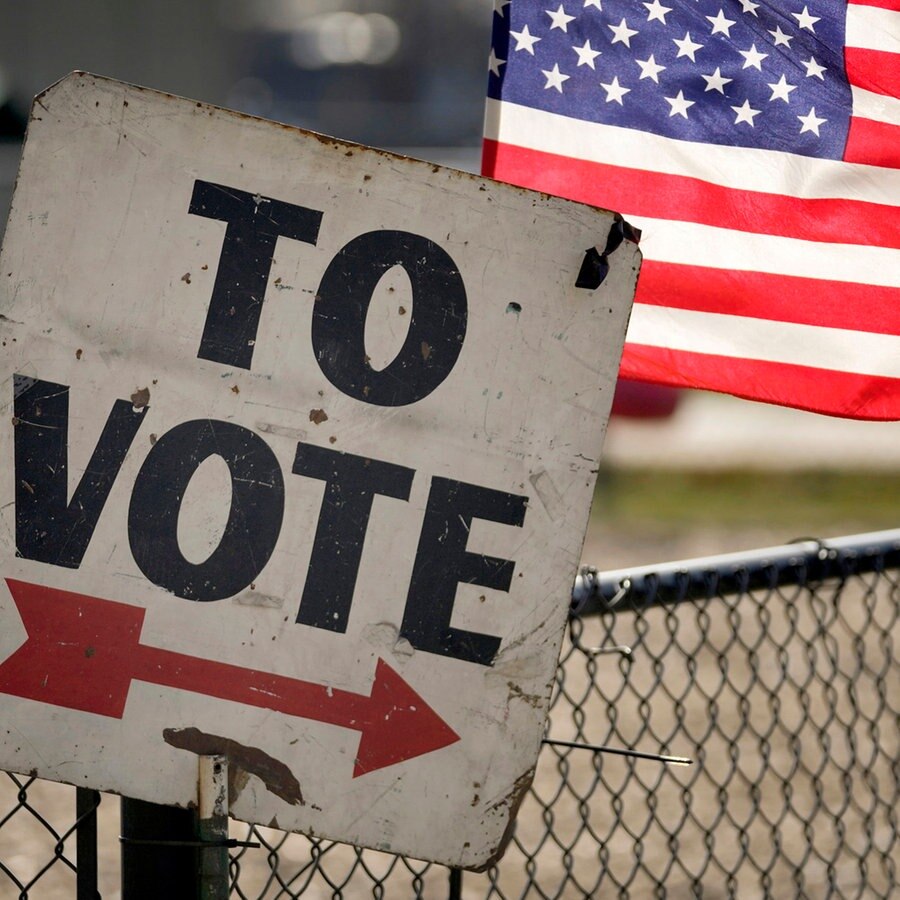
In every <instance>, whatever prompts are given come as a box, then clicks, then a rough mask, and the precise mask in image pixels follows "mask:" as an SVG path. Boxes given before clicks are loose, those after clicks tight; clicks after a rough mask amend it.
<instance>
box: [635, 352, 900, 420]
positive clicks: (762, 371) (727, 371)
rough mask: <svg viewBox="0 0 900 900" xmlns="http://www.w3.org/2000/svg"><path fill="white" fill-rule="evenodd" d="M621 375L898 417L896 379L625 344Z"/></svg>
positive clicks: (837, 412)
mask: <svg viewBox="0 0 900 900" xmlns="http://www.w3.org/2000/svg"><path fill="white" fill-rule="evenodd" d="M619 376H620V377H621V378H634V379H636V380H638V381H652V382H656V383H659V384H671V385H681V386H683V387H691V388H702V389H704V390H709V391H719V392H722V393H727V394H734V395H735V396H737V397H744V398H746V399H748V400H761V401H764V402H768V403H778V404H781V405H783V406H792V407H794V408H796V409H805V410H808V411H810V412H817V413H824V414H826V415H831V416H849V417H852V418H856V419H872V420H878V421H890V420H895V419H900V379H897V378H885V377H876V376H873V375H856V374H852V373H848V372H835V371H832V370H830V369H814V368H810V367H808V366H795V365H790V364H788V363H774V362H764V361H760V360H752V359H738V358H734V357H730V356H716V355H713V354H707V353H693V352H689V351H685V350H669V349H666V348H662V347H649V346H647V345H644V344H626V345H625V352H624V354H623V356H622V365H621V367H620V369H619Z"/></svg>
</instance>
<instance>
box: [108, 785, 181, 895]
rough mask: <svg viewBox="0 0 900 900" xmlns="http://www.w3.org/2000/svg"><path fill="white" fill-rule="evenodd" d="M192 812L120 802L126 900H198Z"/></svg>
mask: <svg viewBox="0 0 900 900" xmlns="http://www.w3.org/2000/svg"><path fill="white" fill-rule="evenodd" d="M195 829H196V826H195V821H194V812H193V811H192V810H189V809H178V808H177V807H172V806H160V805H158V804H156V803H147V802H145V801H143V800H132V799H130V798H128V797H123V798H122V837H121V841H122V900H158V898H160V897H165V898H166V900H196V898H197V847H196V845H197V838H196V830H195Z"/></svg>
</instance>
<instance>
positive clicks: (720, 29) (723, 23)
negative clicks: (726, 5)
mask: <svg viewBox="0 0 900 900" xmlns="http://www.w3.org/2000/svg"><path fill="white" fill-rule="evenodd" d="M706 18H707V20H708V21H709V22H712V31H711V32H710V34H724V35H725V37H731V35H730V34H729V33H728V32H729V31H730V29H731V26H732V25H734V24H735V21H734V20H733V19H726V18H725V10H724V9H720V10H719V13H718V15H715V16H707V17H706Z"/></svg>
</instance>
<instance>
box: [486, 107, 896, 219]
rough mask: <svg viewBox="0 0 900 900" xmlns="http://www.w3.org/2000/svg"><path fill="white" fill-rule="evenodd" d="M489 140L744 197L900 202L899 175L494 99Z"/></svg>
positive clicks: (489, 111) (488, 125) (488, 121)
mask: <svg viewBox="0 0 900 900" xmlns="http://www.w3.org/2000/svg"><path fill="white" fill-rule="evenodd" d="M501 135H502V137H501ZM484 136H485V137H486V138H488V139H489V140H494V141H497V140H502V141H503V143H504V144H513V145H515V146H518V147H526V148H528V149H531V150H537V151H540V152H543V153H554V154H557V155H560V156H568V157H571V158H573V159H583V160H587V161H588V162H597V163H606V164H608V165H613V166H623V167H627V168H630V169H642V170H645V171H648V172H661V173H663V174H667V175H681V176H685V177H688V178H699V179H701V180H702V181H706V182H709V183H712V184H719V185H723V186H724V187H729V188H735V189H738V190H748V191H761V192H763V193H767V194H783V195H787V196H792V197H808V198H817V197H822V198H840V199H847V200H862V201H866V202H869V203H879V204H884V203H889V202H890V198H892V197H898V196H900V170H898V169H888V168H883V167H879V166H864V165H856V164H852V163H846V162H842V161H841V160H835V159H814V158H812V157H806V156H804V157H797V156H796V155H794V154H793V153H780V152H778V151H776V150H756V149H753V148H748V147H727V146H723V145H719V144H695V143H692V142H690V141H678V140H674V139H671V138H664V137H659V136H657V135H655V134H650V133H649V132H645V131H637V130H635V129H632V128H618V127H616V126H614V125H599V124H597V123H595V122H585V121H583V120H581V119H570V118H568V117H566V116H561V115H558V114H556V113H548V112H542V111H541V110H536V109H529V108H528V107H525V106H520V105H518V104H516V103H505V102H503V101H499V100H493V99H488V101H487V105H486V108H485V124H484ZM801 161H802V165H801V164H800V162H801Z"/></svg>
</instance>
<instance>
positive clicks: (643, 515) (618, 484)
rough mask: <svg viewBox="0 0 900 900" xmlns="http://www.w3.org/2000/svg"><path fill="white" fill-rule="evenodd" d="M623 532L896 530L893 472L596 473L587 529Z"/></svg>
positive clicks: (899, 475)
mask: <svg viewBox="0 0 900 900" xmlns="http://www.w3.org/2000/svg"><path fill="white" fill-rule="evenodd" d="M601 523H602V525H603V526H604V527H606V528H609V527H611V526H614V527H618V528H622V529H624V530H632V529H640V530H641V531H644V532H646V531H652V532H671V531H678V530H680V529H682V528H687V529H692V528H714V527H720V528H723V529H736V530H743V529H755V528H764V529H766V530H774V531H782V530H785V529H795V530H796V529H799V530H800V532H802V533H803V534H816V535H822V534H831V535H836V534H843V533H852V532H854V531H877V530H881V529H885V528H900V472H884V471H877V472H865V471H861V472H852V471H845V470H834V471H832V470H811V471H782V472H767V471H755V470H754V471H750V470H725V471H715V472H702V471H680V470H676V471H669V470H662V469H631V468H628V469H615V470H614V469H609V468H605V469H601V471H600V474H599V477H598V482H597V492H596V495H595V498H594V506H593V510H592V524H595V525H598V524H601Z"/></svg>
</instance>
